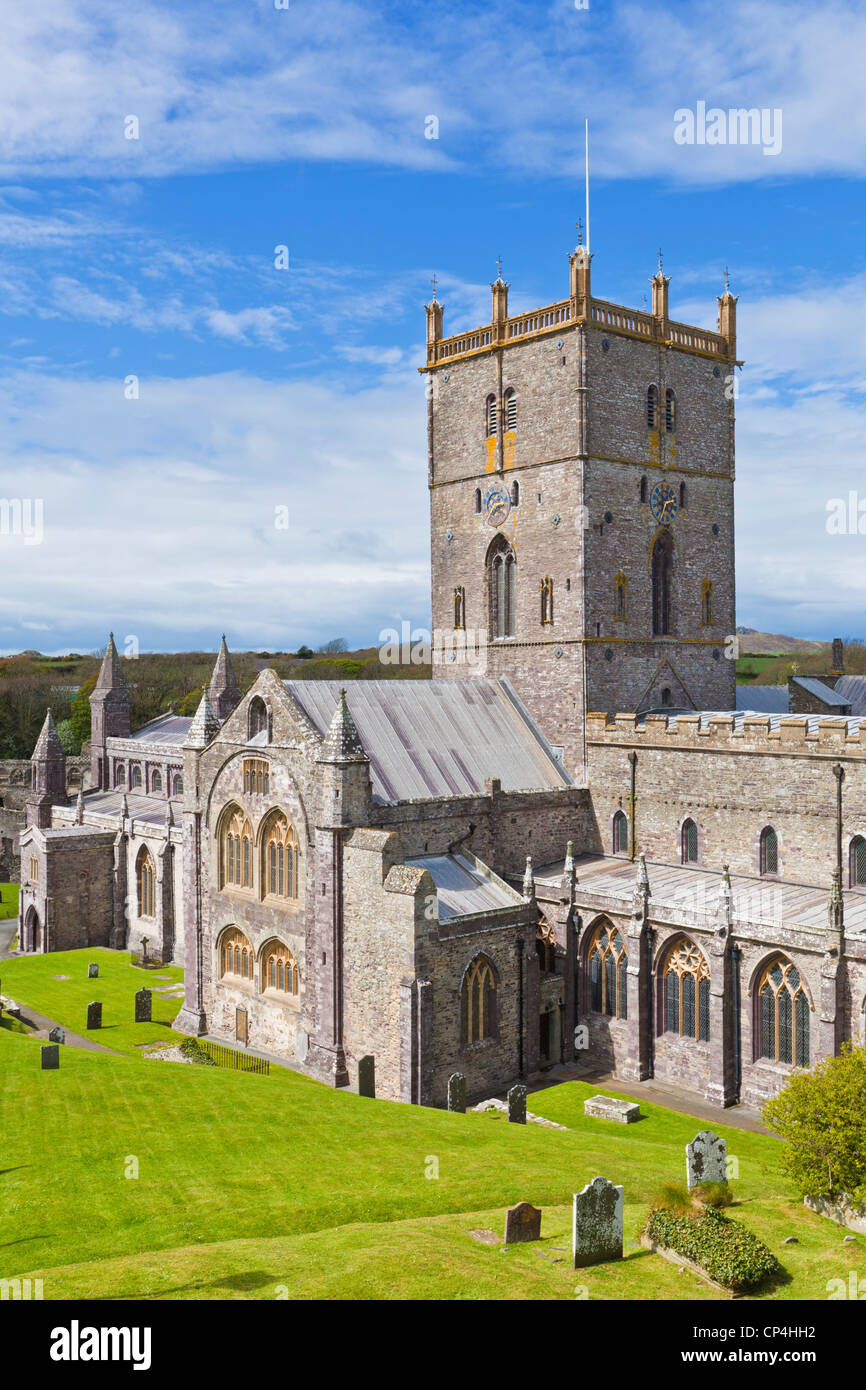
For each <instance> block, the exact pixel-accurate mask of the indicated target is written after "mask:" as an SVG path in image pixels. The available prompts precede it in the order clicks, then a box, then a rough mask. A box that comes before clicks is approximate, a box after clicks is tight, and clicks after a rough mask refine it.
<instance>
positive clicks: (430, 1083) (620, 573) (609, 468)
mask: <svg viewBox="0 0 866 1390" xmlns="http://www.w3.org/2000/svg"><path fill="white" fill-rule="evenodd" d="M568 270H569V278H568V294H567V296H566V297H565V298H563V299H562V300H560V301H558V302H557V303H554V304H549V305H547V306H545V307H543V308H539V309H537V310H534V311H532V312H531V313H527V314H520V315H510V314H509V312H508V288H509V287H508V285H507V284H506V283H505V282H504V281H503V280H502V279H501V277H499V278H497V280H496V281H495V282H494V284H493V285H492V287H491V289H492V306H491V320H490V322H489V323H488V324H486V325H484V326H482V327H480V328H476V329H473V330H471V331H468V332H463V333H459V334H457V335H455V336H452V337H446V336H443V308H442V305H441V304H440V303H439V302H438V300H437V299H436V295H435V291H434V297H433V300H432V302H431V303H430V304H428V305H427V308H426V314H427V360H426V363H425V364H424V366H423V367H422V368H421V369H420V370H421V371H422V372H423V373H424V374H425V375H426V378H427V386H428V390H427V406H428V420H427V469H428V484H429V491H430V516H431V553H432V586H433V595H432V599H433V627H434V641H433V679H432V680H430V681H417V680H411V681H402V680H399V679H397V680H389V681H357V682H354V683H350V684H349V685H348V686H347V687H346V688H345V689H340V688H339V687H338V686H337V685H336V684H335V683H332V682H327V681H316V680H300V681H293V680H288V681H283V680H280V679H279V678H278V677H277V676H276V674H275V673H274V672H273V671H270V670H265V671H263V672H261V674H260V675H259V676H258V678H257V679H256V681H255V682H254V684H253V686H252V687H251V688H250V689H249V690H248V691H246V692H245V693H243V692H242V691H241V690H240V688H239V686H238V683H237V680H236V678H235V675H234V671H233V669H232V662H231V657H230V654H229V652H228V650H227V648H226V644H225V639H223V642H222V645H221V648H220V652H219V656H218V658H217V662H216V665H215V668H214V672H213V676H212V679H211V681H210V685H209V688H208V689H207V691H206V692H205V693H204V695H203V697H202V700H201V703H200V706H199V708H198V711H197V713H196V715H195V718H194V719H189V718H180V717H179V716H176V715H174V714H171V713H169V714H165V715H163V716H161V717H160V718H158V719H156V720H154V721H153V722H152V723H150V724H147V725H145V726H144V727H143V728H139V729H136V730H134V731H133V730H132V728H131V708H132V700H131V696H130V691H129V688H128V685H127V681H126V678H125V675H124V671H123V666H122V663H121V662H120V660H119V658H118V654H117V651H116V648H115V645H114V641H113V638H110V639H109V642H108V647H107V650H106V653H105V657H104V660H103V662H102V668H101V671H100V674H99V679H98V682H97V685H96V688H95V690H94V692H93V695H92V697H91V705H92V712H93V718H92V728H93V737H92V744H91V768H90V778H89V785H85V786H84V787H83V788H82V790H81V791H80V792H79V794H78V796H77V799H76V800H75V802H74V804H70V802H69V799H68V797H67V790H66V789H67V780H66V769H65V764H64V756H63V750H62V748H61V745H60V742H59V739H58V737H57V733H56V730H55V728H54V725H53V723H52V720H51V715H50V713H49V715H48V716H47V718H46V721H45V726H44V728H43V730H42V733H41V735H40V737H39V740H38V743H37V745H36V748H35V750H34V753H33V758H32V775H31V788H30V793H29V797H28V800H27V807H26V819H27V827H26V829H25V830H24V831H23V833H22V835H21V883H22V888H21V908H20V921H19V943H20V947H21V949H22V950H24V951H37V952H43V951H52V950H64V949H68V948H71V947H87V946H97V945H101V946H110V947H114V948H118V949H122V948H129V949H133V950H142V951H146V952H148V953H149V954H151V955H153V956H156V957H158V958H159V959H161V960H163V961H169V960H173V961H176V962H179V963H182V964H183V966H184V967H185V998H184V1002H183V1007H182V1009H181V1011H180V1014H179V1015H178V1018H177V1020H176V1022H175V1027H176V1028H177V1029H178V1030H180V1031H182V1032H186V1033H190V1034H193V1035H199V1036H200V1035H207V1036H209V1037H213V1038H217V1039H220V1040H222V1041H224V1042H227V1043H229V1045H232V1046H239V1047H248V1048H250V1049H252V1050H254V1051H256V1052H258V1053H262V1054H264V1055H270V1056H273V1057H277V1058H279V1059H281V1060H284V1061H287V1062H288V1063H290V1064H291V1065H292V1066H294V1067H296V1068H298V1069H300V1070H303V1071H306V1072H308V1073H309V1074H310V1075H312V1076H314V1077H317V1078H319V1079H321V1080H324V1081H327V1082H329V1083H331V1084H333V1085H335V1086H354V1085H357V1079H358V1063H359V1061H360V1059H361V1058H363V1057H367V1056H372V1057H373V1058H374V1060H375V1072H376V1087H377V1093H378V1094H379V1095H382V1096H385V1097H390V1098H392V1099H396V1100H403V1101H407V1102H411V1103H416V1104H423V1105H434V1106H441V1105H444V1104H445V1102H446V1096H447V1084H448V1078H449V1076H450V1075H451V1074H452V1073H454V1072H460V1073H462V1074H463V1076H464V1077H465V1078H466V1087H467V1093H468V1095H469V1097H470V1098H475V1099H478V1098H481V1097H484V1096H487V1095H490V1094H492V1093H495V1092H497V1091H501V1090H503V1089H504V1088H505V1087H507V1086H509V1085H510V1084H511V1083H512V1082H514V1081H516V1080H518V1079H528V1080H532V1079H534V1078H538V1077H539V1076H541V1075H542V1074H543V1073H544V1072H546V1071H547V1070H549V1069H550V1068H553V1067H556V1066H558V1065H562V1064H565V1065H566V1066H568V1067H575V1066H585V1067H586V1068H587V1069H589V1070H592V1071H595V1072H596V1073H597V1074H598V1073H599V1072H601V1073H604V1072H610V1073H612V1074H613V1075H614V1076H617V1077H620V1078H622V1079H623V1080H627V1081H628V1082H629V1083H638V1082H641V1081H648V1080H651V1079H654V1080H655V1081H656V1083H657V1084H659V1085H663V1086H666V1087H669V1088H673V1089H679V1090H680V1091H682V1092H684V1093H686V1094H690V1095H692V1096H694V1097H698V1098H700V1099H702V1100H704V1101H708V1102H709V1103H711V1104H713V1105H717V1106H719V1107H724V1106H731V1105H736V1104H739V1103H743V1104H747V1105H752V1106H755V1105H758V1104H760V1102H761V1101H762V1100H763V1099H764V1098H765V1097H766V1096H768V1095H770V1094H772V1093H773V1092H774V1090H776V1089H777V1088H778V1086H779V1085H780V1084H782V1083H784V1081H785V1080H786V1079H787V1078H788V1077H789V1076H790V1075H791V1072H792V1070H793V1069H795V1068H797V1067H805V1066H809V1065H812V1064H814V1063H815V1062H817V1061H818V1060H819V1059H820V1058H822V1057H825V1056H827V1055H829V1054H832V1053H834V1052H836V1051H838V1050H839V1048H840V1047H841V1046H842V1044H843V1043H844V1042H845V1041H846V1040H856V1041H863V1038H864V1003H866V812H864V810H863V809H862V808H863V805H864V798H863V793H864V768H866V720H864V721H863V724H862V729H863V733H862V735H861V720H860V718H859V716H857V715H856V714H852V713H851V709H852V707H853V706H852V703H851V700H850V698H849V692H848V690H847V687H845V688H844V691H843V687H844V682H845V680H846V679H847V680H848V681H849V682H850V680H851V679H852V678H850V677H849V678H845V677H844V675H843V672H842V669H841V653H839V656H838V660H837V659H835V657H836V653H834V666H836V667H838V668H839V669H836V670H834V671H833V672H831V673H828V676H827V677H826V679H823V680H822V681H813V682H811V683H809V682H805V681H802V682H800V687H799V688H798V689H799V694H798V698H799V699H800V701H801V703H800V704H799V705H798V706H797V708H798V710H800V711H801V712H798V713H788V712H775V713H774V712H769V713H768V712H761V711H750V710H748V709H740V710H738V709H737V691H736V676H735V664H734V660H733V659H732V658H733V656H734V654H735V650H736V645H735V641H734V638H733V634H734V632H735V602H734V600H735V591H734V400H735V395H736V390H735V373H736V371H737V369H738V367H739V366H740V363H739V362H738V359H737V346H736V306H737V301H736V299H735V297H734V296H733V295H732V294H731V292H730V289H729V288H727V287H726V288H725V290H724V293H723V294H722V295H721V297H720V298H719V300H718V323H717V331H715V332H710V331H708V330H705V329H701V328H698V327H695V326H692V325H689V324H685V323H680V322H677V321H675V320H673V319H671V318H670V317H669V310H668V288H669V280H668V277H667V276H666V275H664V274H663V272H662V268H661V264H660V265H659V269H658V272H657V274H656V275H655V276H654V278H653V280H652V301H651V306H650V308H649V310H647V311H638V310H632V309H627V308H624V307H623V306H621V305H618V304H613V303H610V302H608V301H605V300H602V299H597V298H595V297H594V296H593V294H592V289H591V283H590V280H591V257H590V256H589V253H588V251H587V249H586V248H584V247H583V246H578V247H577V249H576V250H575V251H574V252H573V253H572V254H571V255H570V257H569V265H568ZM563 288H565V285H563ZM837 680H838V681H839V682H840V684H839V685H838V686H837V684H836V682H837ZM840 692H843V693H840ZM843 696H844V697H843ZM810 701H811V703H810ZM861 749H862V751H861Z"/></svg>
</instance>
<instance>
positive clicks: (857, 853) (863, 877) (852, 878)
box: [848, 835, 866, 888]
mask: <svg viewBox="0 0 866 1390" xmlns="http://www.w3.org/2000/svg"><path fill="white" fill-rule="evenodd" d="M848 866H849V867H848V878H849V882H850V885H851V887H852V888H862V887H864V886H866V840H864V838H863V836H862V835H855V836H854V839H853V840H852V841H851V847H850V849H849V850H848Z"/></svg>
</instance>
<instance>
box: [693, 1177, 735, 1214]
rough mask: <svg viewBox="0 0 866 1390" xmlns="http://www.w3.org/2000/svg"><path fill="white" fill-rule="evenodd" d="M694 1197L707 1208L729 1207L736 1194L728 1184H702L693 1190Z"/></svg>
mask: <svg viewBox="0 0 866 1390" xmlns="http://www.w3.org/2000/svg"><path fill="white" fill-rule="evenodd" d="M692 1196H693V1197H694V1198H696V1200H697V1201H699V1202H700V1203H701V1205H702V1206H705V1207H715V1208H716V1209H718V1208H719V1207H729V1206H730V1205H731V1203H732V1202H733V1200H734V1194H733V1192H732V1191H731V1189H730V1188H729V1187H728V1184H727V1183H726V1182H702V1183H698V1185H697V1187H693V1188H692Z"/></svg>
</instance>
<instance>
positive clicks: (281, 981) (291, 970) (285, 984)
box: [262, 941, 299, 995]
mask: <svg viewBox="0 0 866 1390" xmlns="http://www.w3.org/2000/svg"><path fill="white" fill-rule="evenodd" d="M298 983H299V976H298V966H297V963H296V961H295V958H294V956H293V955H292V953H291V951H290V950H289V948H288V946H284V945H283V943H282V941H273V942H271V944H270V945H269V946H266V947H265V950H264V954H263V955H262V989H263V990H266V989H273V990H276V991H277V992H278V993H279V994H292V995H296V994H297V993H298Z"/></svg>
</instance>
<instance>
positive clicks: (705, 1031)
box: [664, 941, 710, 1042]
mask: <svg viewBox="0 0 866 1390" xmlns="http://www.w3.org/2000/svg"><path fill="white" fill-rule="evenodd" d="M664 981H665V984H664V1008H665V1032H667V1033H677V1034H679V1036H680V1037H681V1038H696V1039H697V1041H698V1042H709V1039H710V972H709V968H708V966H707V962H706V961H705V960H704V957H703V955H702V954H701V952H700V951H699V950H698V948H697V946H695V944H694V942H692V941H680V943H679V945H677V946H675V947H674V949H673V950H672V951H671V953H670V955H669V956H668V958H667V963H666V964H665V972H664Z"/></svg>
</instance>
